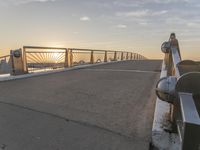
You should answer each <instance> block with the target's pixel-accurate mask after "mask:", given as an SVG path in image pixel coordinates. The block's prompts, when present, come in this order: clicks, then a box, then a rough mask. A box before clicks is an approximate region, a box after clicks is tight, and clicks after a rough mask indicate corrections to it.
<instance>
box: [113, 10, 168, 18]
mask: <svg viewBox="0 0 200 150" xmlns="http://www.w3.org/2000/svg"><path fill="white" fill-rule="evenodd" d="M167 12H168V11H167V10H161V11H150V10H148V9H145V10H137V11H129V12H117V13H116V16H118V17H138V18H140V17H149V16H161V15H164V14H166V13H167Z"/></svg>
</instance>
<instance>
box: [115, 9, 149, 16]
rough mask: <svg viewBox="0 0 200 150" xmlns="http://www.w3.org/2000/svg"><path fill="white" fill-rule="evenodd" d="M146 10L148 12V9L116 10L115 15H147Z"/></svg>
mask: <svg viewBox="0 0 200 150" xmlns="http://www.w3.org/2000/svg"><path fill="white" fill-rule="evenodd" d="M148 12H149V10H138V11H129V12H117V13H116V16H119V17H145V16H147V15H148Z"/></svg>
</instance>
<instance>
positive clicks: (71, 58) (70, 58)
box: [68, 49, 73, 67]
mask: <svg viewBox="0 0 200 150" xmlns="http://www.w3.org/2000/svg"><path fill="white" fill-rule="evenodd" d="M68 54H69V60H70V62H69V66H70V67H73V50H69V49H68Z"/></svg>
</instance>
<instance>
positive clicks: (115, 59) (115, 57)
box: [114, 51, 117, 61]
mask: <svg viewBox="0 0 200 150" xmlns="http://www.w3.org/2000/svg"><path fill="white" fill-rule="evenodd" d="M114 61H117V52H116V51H115V53H114Z"/></svg>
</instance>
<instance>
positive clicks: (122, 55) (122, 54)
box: [121, 52, 124, 60]
mask: <svg viewBox="0 0 200 150" xmlns="http://www.w3.org/2000/svg"><path fill="white" fill-rule="evenodd" d="M121 60H124V53H123V52H121Z"/></svg>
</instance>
